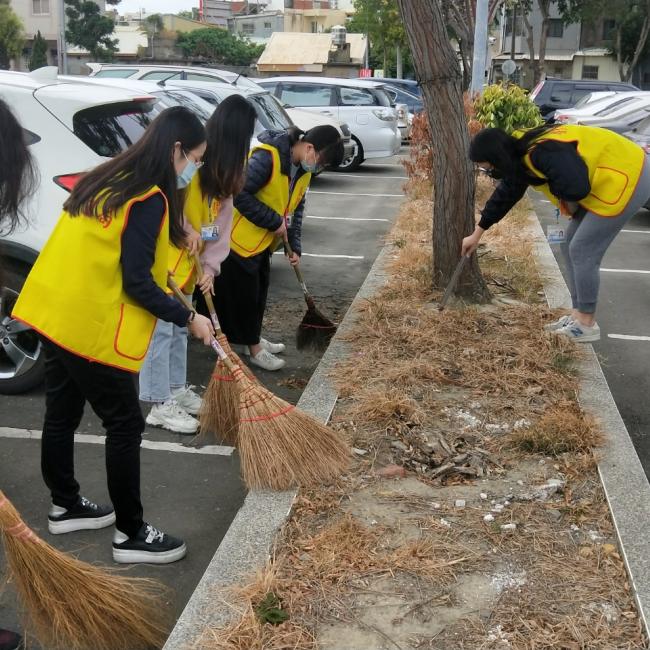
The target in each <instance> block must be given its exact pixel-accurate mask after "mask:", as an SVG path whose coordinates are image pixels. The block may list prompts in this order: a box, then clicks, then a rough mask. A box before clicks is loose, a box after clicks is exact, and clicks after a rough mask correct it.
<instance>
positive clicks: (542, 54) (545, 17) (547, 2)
mask: <svg viewBox="0 0 650 650" xmlns="http://www.w3.org/2000/svg"><path fill="white" fill-rule="evenodd" d="M537 4H538V6H539V11H540V13H541V14H542V26H541V29H540V32H539V57H538V61H537V65H536V66H535V72H536V74H535V77H534V80H533V81H534V83H535V85H537V82H538V81H540V80H541V78H542V76H543V75H544V71H545V69H546V40H547V38H548V25H549V21H550V18H551V16H550V8H551V0H537Z"/></svg>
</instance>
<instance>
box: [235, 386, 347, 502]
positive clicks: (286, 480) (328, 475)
mask: <svg viewBox="0 0 650 650" xmlns="http://www.w3.org/2000/svg"><path fill="white" fill-rule="evenodd" d="M239 454H240V462H241V468H242V474H243V477H244V482H245V483H246V486H247V487H248V488H249V489H261V488H271V489H273V490H286V489H288V488H290V487H293V486H296V485H310V484H315V483H321V482H326V481H329V480H331V479H333V478H335V477H337V476H338V475H339V474H341V473H342V472H343V471H344V470H345V469H346V468H347V467H348V465H349V463H350V450H349V449H348V446H347V445H346V444H345V442H344V440H343V439H342V438H341V437H340V436H339V434H338V433H337V432H336V431H334V430H333V429H330V428H329V427H327V426H325V425H323V424H321V423H320V422H318V421H316V420H315V419H314V418H312V417H311V416H309V415H307V414H306V413H304V412H303V411H301V410H300V409H298V408H296V407H295V406H293V405H291V404H289V403H288V402H285V401H284V400H282V399H280V398H279V397H277V396H276V395H274V394H273V393H271V392H270V391H268V390H267V389H266V388H264V387H263V386H260V385H259V384H251V385H250V386H249V387H248V388H247V389H246V390H244V391H243V392H242V405H241V417H240V424H239Z"/></svg>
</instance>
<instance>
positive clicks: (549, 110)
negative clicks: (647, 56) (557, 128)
mask: <svg viewBox="0 0 650 650" xmlns="http://www.w3.org/2000/svg"><path fill="white" fill-rule="evenodd" d="M607 90H612V91H618V92H621V91H629V90H639V89H638V88H637V87H636V86H633V85H632V84H627V83H623V82H621V81H596V80H594V81H592V80H587V79H549V78H546V79H544V81H540V82H539V83H538V84H537V86H535V88H534V89H533V91H532V92H531V93H530V98H531V99H532V100H533V101H534V102H535V104H537V106H538V107H539V110H540V112H541V114H542V117H543V118H544V119H548V118H550V117H552V115H553V113H554V112H555V111H556V110H558V109H562V108H571V107H572V106H574V105H575V103H576V102H577V101H578V100H579V99H580V98H581V97H584V96H585V95H586V94H588V93H593V92H598V91H607Z"/></svg>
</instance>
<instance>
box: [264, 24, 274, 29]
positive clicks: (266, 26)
mask: <svg viewBox="0 0 650 650" xmlns="http://www.w3.org/2000/svg"><path fill="white" fill-rule="evenodd" d="M272 27H273V25H271V23H264V29H272Z"/></svg>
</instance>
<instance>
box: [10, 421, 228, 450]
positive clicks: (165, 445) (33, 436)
mask: <svg viewBox="0 0 650 650" xmlns="http://www.w3.org/2000/svg"><path fill="white" fill-rule="evenodd" d="M42 436H43V432H42V431H36V430H34V429H13V428H11V427H0V438H23V439H26V440H40V439H41V437H42ZM74 440H75V442H85V443H89V444H92V445H103V444H104V443H105V442H106V437H105V436H91V435H88V434H85V433H76V434H75V436H74ZM140 446H141V447H144V448H145V449H153V450H155V451H173V452H177V453H178V452H180V453H183V454H204V455H208V456H232V453H233V451H235V450H234V448H233V447H226V446H221V445H206V446H205V447H186V446H185V445H181V444H179V443H177V442H158V441H155V440H143V441H142V444H141V445H140Z"/></svg>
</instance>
